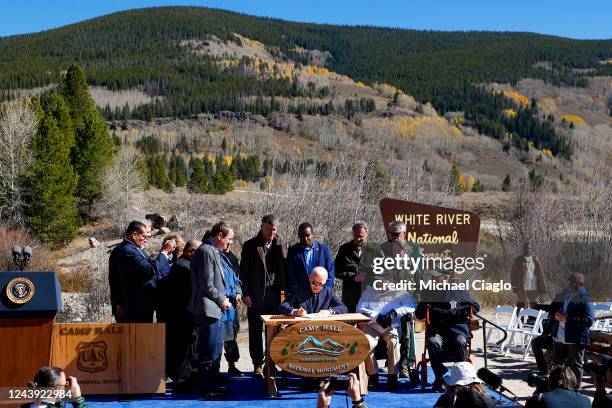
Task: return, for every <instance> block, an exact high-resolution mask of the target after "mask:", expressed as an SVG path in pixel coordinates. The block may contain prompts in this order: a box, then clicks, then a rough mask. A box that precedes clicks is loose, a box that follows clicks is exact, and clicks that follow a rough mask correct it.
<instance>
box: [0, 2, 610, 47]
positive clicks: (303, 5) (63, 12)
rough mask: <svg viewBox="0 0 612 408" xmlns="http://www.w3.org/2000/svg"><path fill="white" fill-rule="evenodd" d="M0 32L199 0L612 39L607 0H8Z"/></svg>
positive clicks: (254, 9)
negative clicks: (577, 0)
mask: <svg viewBox="0 0 612 408" xmlns="http://www.w3.org/2000/svg"><path fill="white" fill-rule="evenodd" d="M2 3H3V4H2V13H1V14H0V36H6V35H12V34H22V33H31V32H37V31H43V30H48V29H51V28H56V27H61V26H63V25H66V24H70V23H75V22H78V21H81V20H85V19H89V18H93V17H97V16H100V15H104V14H108V13H112V12H115V11H119V10H126V9H133V8H142V7H152V6H166V5H197V6H208V7H217V8H223V9H227V10H234V11H239V12H243V13H247V14H254V15H259V16H269V17H277V18H282V19H286V20H293V21H306V22H316V23H331V24H350V25H354V24H360V25H376V26H388V27H403V28H414V29H428V30H445V31H447V30H487V31H530V32H537V33H542V34H552V35H558V36H562V37H570V38H580V39H592V38H597V39H612V0H587V1H584V2H576V1H575V0H573V1H568V0H506V1H500V0H438V1H435V0H425V1H424V0H403V1H401V0H398V1H395V0H394V1H380V0H379V1H371V0H369V1H368V0H365V1H363V0H352V1H345V0H325V1H322V0H308V1H306V0H284V1H281V0H226V1H218V0H217V1H198V0H191V1H181V0H173V1H172V0H171V1H168V0H148V1H147V0H133V1H131V0H130V1H127V0H124V1H118V0H71V1H69V0H5V1H3V2H2Z"/></svg>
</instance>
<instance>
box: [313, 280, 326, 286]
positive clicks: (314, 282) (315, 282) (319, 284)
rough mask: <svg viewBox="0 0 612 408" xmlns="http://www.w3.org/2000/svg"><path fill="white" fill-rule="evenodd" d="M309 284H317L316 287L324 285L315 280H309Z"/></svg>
mask: <svg viewBox="0 0 612 408" xmlns="http://www.w3.org/2000/svg"><path fill="white" fill-rule="evenodd" d="M310 284H311V285H312V286H318V287H323V286H324V285H323V284H322V283H321V282H317V281H315V280H312V281H310Z"/></svg>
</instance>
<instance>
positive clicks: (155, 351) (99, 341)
mask: <svg viewBox="0 0 612 408" xmlns="http://www.w3.org/2000/svg"><path fill="white" fill-rule="evenodd" d="M165 336H166V334H165V324H153V323H122V324H95V323H91V324H90V323H83V324H56V325H54V326H53V337H52V343H51V365H54V366H58V367H61V368H62V369H64V371H65V372H66V374H67V375H73V376H75V377H76V378H77V379H78V381H79V385H80V386H81V390H82V392H83V394H156V393H164V392H165V381H164V371H165V347H166V345H165V343H166V337H165Z"/></svg>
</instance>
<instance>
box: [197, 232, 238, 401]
mask: <svg viewBox="0 0 612 408" xmlns="http://www.w3.org/2000/svg"><path fill="white" fill-rule="evenodd" d="M233 239H234V231H232V230H231V229H230V228H229V227H228V226H227V224H226V223H224V222H219V223H217V224H215V225H214V226H213V227H212V230H211V237H210V239H208V240H207V241H206V242H205V243H203V244H202V245H201V246H200V247H199V248H198V249H197V251H196V252H195V253H194V255H193V258H192V260H191V288H192V296H191V301H190V305H189V309H190V310H191V312H192V313H193V316H194V318H195V323H196V325H197V327H198V382H199V393H200V395H201V397H203V398H204V399H210V400H212V399H218V398H222V397H223V396H224V394H223V393H222V392H221V391H219V390H218V389H215V380H216V378H217V376H218V374H219V365H220V362H221V353H222V350H223V330H222V329H223V326H222V320H221V318H222V316H223V314H224V312H225V311H226V310H229V309H230V308H232V307H233V306H232V303H231V302H230V299H229V298H228V297H227V296H226V295H225V289H226V281H225V274H224V271H223V265H222V264H221V254H220V252H223V251H225V250H227V249H228V247H229V245H230V244H231V243H232V241H233Z"/></svg>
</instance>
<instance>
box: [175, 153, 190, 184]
mask: <svg viewBox="0 0 612 408" xmlns="http://www.w3.org/2000/svg"><path fill="white" fill-rule="evenodd" d="M174 168H175V172H176V176H175V179H174V185H175V186H177V187H185V185H186V184H187V175H188V171H187V164H186V163H185V159H183V156H181V155H177V156H176V157H175V158H174Z"/></svg>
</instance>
